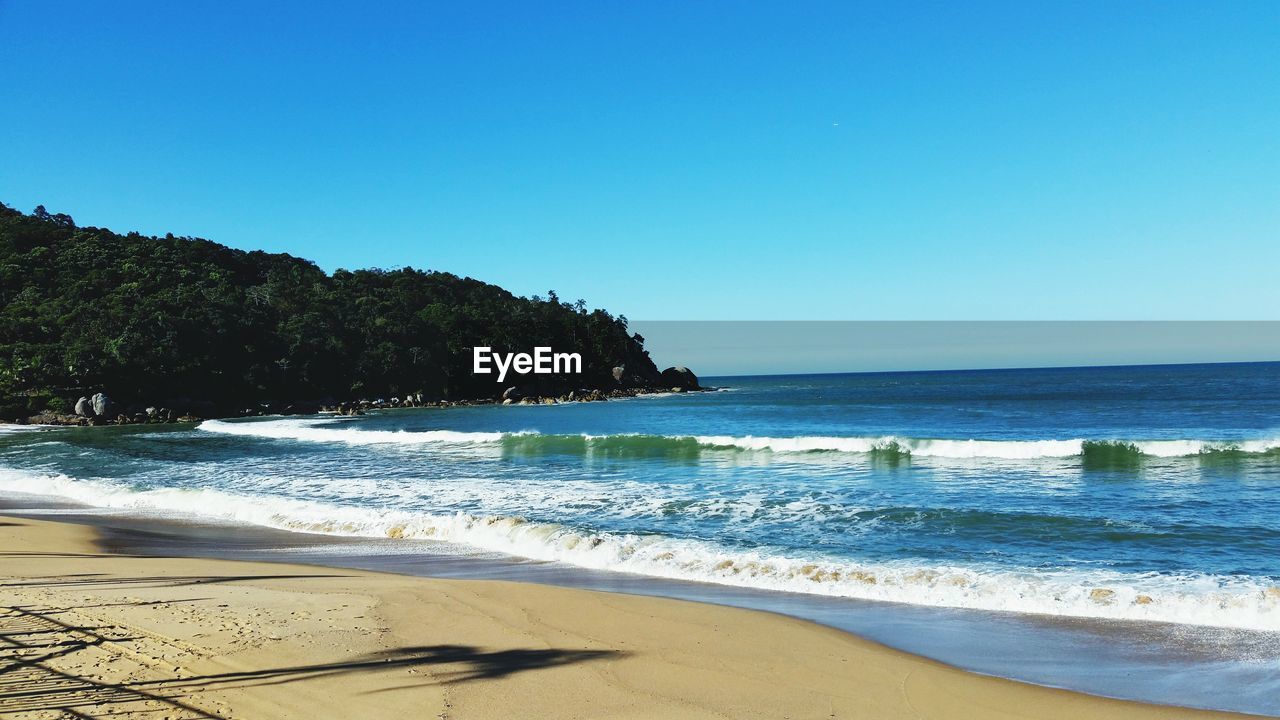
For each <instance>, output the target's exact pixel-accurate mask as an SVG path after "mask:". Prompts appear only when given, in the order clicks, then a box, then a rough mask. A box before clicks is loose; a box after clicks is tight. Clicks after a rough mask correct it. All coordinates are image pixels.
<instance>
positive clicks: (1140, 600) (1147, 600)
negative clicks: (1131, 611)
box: [1133, 595, 1155, 605]
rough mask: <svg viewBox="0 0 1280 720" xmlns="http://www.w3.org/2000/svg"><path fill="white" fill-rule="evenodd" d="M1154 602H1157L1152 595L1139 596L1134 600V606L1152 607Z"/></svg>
mask: <svg viewBox="0 0 1280 720" xmlns="http://www.w3.org/2000/svg"><path fill="white" fill-rule="evenodd" d="M1153 602H1155V600H1152V599H1151V596H1150V595H1139V596H1138V597H1136V598H1134V599H1133V604H1134V605H1150V604H1151V603H1153Z"/></svg>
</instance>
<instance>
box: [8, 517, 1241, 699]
mask: <svg viewBox="0 0 1280 720" xmlns="http://www.w3.org/2000/svg"><path fill="white" fill-rule="evenodd" d="M101 540H102V538H101V534H100V533H99V531H97V530H95V529H94V528H92V527H87V526H83V525H71V524H62V523H52V522H46V521H41V520H34V519H30V518H18V517H13V518H0V548H3V550H2V551H0V552H2V553H3V557H4V562H3V565H2V566H0V591H2V592H0V598H2V599H3V600H2V601H0V639H2V640H3V644H2V645H0V663H2V667H4V672H3V674H2V675H0V714H5V713H15V714H21V716H23V717H30V718H46V717H47V718H54V717H67V716H72V717H75V716H84V715H91V716H97V715H101V714H106V713H109V712H113V713H115V714H116V715H115V716H121V717H138V718H155V717H171V718H211V717H217V718H293V717H297V718H302V717H305V718H308V720H312V719H315V718H330V717H332V718H345V717H384V716H385V717H390V716H402V715H403V716H406V717H432V718H434V717H440V718H468V717H471V718H485V717H550V718H557V717H564V718H570V717H613V718H642V717H676V718H695V717H698V718H701V717H771V718H780V717H792V718H808V717H813V718H826V717H838V718H922V717H923V718H1072V720H1075V719H1076V718H1078V717H1091V718H1202V717H1229V716H1230V715H1227V714H1224V713H1212V712H1205V711H1195V710H1185V709H1178V708H1169V707H1159V706H1151V705H1143V704H1139V703H1133V702H1126V701H1119V700H1109V699H1103V698H1098V697H1093V696H1089V695H1083V694H1079V693H1072V692H1068V691H1062V690H1054V689H1050V688H1045V687H1040V686H1035V685H1027V684H1023V683H1018V682H1014V681H1009V680H1002V679H998V678H992V677H987V676H982V675H976V674H972V673H968V672H964V671H962V670H958V669H955V668H952V667H949V666H946V665H942V664H940V663H936V662H933V661H930V660H926V659H923V658H919V657H916V656H913V655H908V654H906V653H902V652H899V651H895V650H892V649H889V648H887V647H884V646H881V645H878V644H875V643H873V642H870V641H867V640H862V639H860V638H857V637H855V636H852V635H849V634H847V633H843V632H840V631H838V630H834V629H831V628H827V627H823V626H820V625H817V624H813V623H809V622H805V621H801V620H797V619H793V618H788V617H784V616H780V615H775V614H770V613H763V612H756V611H750V610H740V609H734V608H726V607H721V606H715V605H707V604H702V603H691V602H683V601H678V600H670V599H663V598H653V597H636V596H629V595H618V594H610V593H600V592H592V591H587V590H578V589H566V588H558V587H548V586H542V585H535V584H529V583H512V582H503V581H486V580H443V579H426V578H415V577H407V576H401V575H393V574H382V573H374V572H366V571H360V570H347V569H331V568H324V567H317V566H308V565H293V564H282V563H259V562H245V561H226V560H215V559H201V558H184V557H138V556H127V555H121V554H115V553H111V552H109V551H108V550H106V549H104V546H103V544H102V542H101ZM74 713H80V715H75V714H74Z"/></svg>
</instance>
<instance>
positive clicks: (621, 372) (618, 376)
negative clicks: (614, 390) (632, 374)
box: [613, 365, 627, 383]
mask: <svg viewBox="0 0 1280 720" xmlns="http://www.w3.org/2000/svg"><path fill="white" fill-rule="evenodd" d="M626 374H627V368H626V367H624V366H622V365H619V366H618V367H616V368H614V369H613V380H614V382H618V383H620V382H622V378H624V377H626Z"/></svg>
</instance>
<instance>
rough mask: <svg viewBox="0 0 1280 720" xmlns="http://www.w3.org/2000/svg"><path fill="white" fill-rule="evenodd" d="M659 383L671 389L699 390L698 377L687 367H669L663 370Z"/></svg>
mask: <svg viewBox="0 0 1280 720" xmlns="http://www.w3.org/2000/svg"><path fill="white" fill-rule="evenodd" d="M658 382H659V383H661V384H662V385H663V386H664V387H669V388H683V389H685V390H697V389H698V376H697V375H694V374H693V371H692V370H690V369H689V368H687V367H669V368H667V369H666V370H663V371H662V375H660V376H659V377H658Z"/></svg>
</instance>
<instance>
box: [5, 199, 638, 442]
mask: <svg viewBox="0 0 1280 720" xmlns="http://www.w3.org/2000/svg"><path fill="white" fill-rule="evenodd" d="M643 342H644V339H643V338H641V337H640V336H639V335H632V334H630V333H629V332H628V330H627V321H626V318H625V317H621V316H619V317H614V316H612V315H610V314H609V313H607V312H605V311H604V310H590V311H589V310H587V308H586V305H585V304H584V303H583V302H582V301H578V302H577V303H573V304H570V303H566V302H562V301H560V300H559V299H558V298H557V297H556V295H555V293H549V294H548V297H547V298H545V299H544V298H539V297H533V298H522V297H517V296H515V295H512V294H511V293H510V292H507V291H506V290H503V289H502V288H500V287H497V286H495V285H490V284H488V283H483V282H480V281H478V280H472V279H470V278H460V277H458V276H456V275H452V274H449V273H444V272H424V271H421V270H415V269H413V268H404V269H401V270H376V269H374V270H355V271H348V270H338V271H336V272H334V273H333V274H328V273H326V272H324V271H323V270H321V269H320V268H318V267H317V266H316V265H315V264H314V263H312V262H309V261H307V260H303V259H301V258H297V257H293V256H291V255H285V254H271V253H265V252H260V251H255V252H244V251H241V250H234V249H231V248H228V247H226V246H223V245H219V244H217V243H214V242H210V241H208V240H201V239H197V238H187V237H174V236H173V235H166V236H165V237H162V238H160V237H147V236H143V235H140V234H138V233H130V234H128V235H119V234H116V233H114V232H111V231H110V230H105V229H102V228H95V227H78V226H76V224H75V223H74V222H73V221H72V219H71V217H69V216H67V215H62V214H51V213H48V212H46V211H45V209H44V208H43V207H38V208H36V209H35V211H34V212H32V213H31V214H29V215H28V214H24V213H21V212H18V211H17V210H14V209H12V208H9V207H8V206H6V205H3V204H0V419H13V418H20V417H26V416H30V415H35V414H38V413H40V412H42V411H48V412H71V411H72V408H73V406H74V403H75V401H76V398H78V397H80V396H82V395H85V394H90V393H93V392H97V391H103V392H106V393H108V394H109V395H111V397H112V398H113V399H114V400H115V401H116V402H117V403H168V404H170V405H173V404H174V403H176V402H184V401H190V402H194V403H200V404H202V405H204V406H205V407H210V406H212V407H214V408H215V412H216V413H218V414H235V413H237V412H239V411H240V410H241V408H244V407H253V406H260V405H262V404H268V403H280V402H289V401H314V402H341V401H350V400H356V399H361V398H367V399H373V398H380V397H391V396H397V395H399V396H403V395H406V394H416V393H421V394H422V395H423V396H425V397H426V398H430V399H476V398H488V397H494V396H497V395H499V394H501V392H502V391H503V389H504V387H503V386H502V385H498V384H497V383H495V382H494V379H493V378H494V376H474V375H472V374H471V358H472V355H471V347H472V346H474V345H486V346H490V347H492V348H494V350H495V351H496V352H530V351H532V349H533V348H534V347H535V346H550V347H552V348H554V349H555V350H557V351H561V352H579V353H581V354H582V358H583V374H582V375H580V376H579V375H573V376H567V377H554V376H532V375H530V376H523V377H522V378H520V379H519V382H522V383H529V384H532V383H533V382H534V381H533V380H532V378H535V377H536V378H538V382H539V383H541V385H542V387H535V388H532V389H533V390H535V391H540V392H557V391H565V390H568V389H574V388H593V389H600V388H617V387H618V386H619V385H620V384H630V385H643V384H647V383H652V382H654V381H656V379H657V377H658V372H657V368H655V367H654V365H653V362H652V361H651V360H650V359H649V356H648V353H647V352H645V350H644V348H643ZM616 366H625V367H626V369H627V376H626V377H625V378H624V380H623V381H622V382H621V383H619V381H618V380H616V379H615V376H614V372H613V368H615V367H616ZM506 384H507V385H511V384H513V383H512V381H511V379H510V378H508V382H507V383H506Z"/></svg>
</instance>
